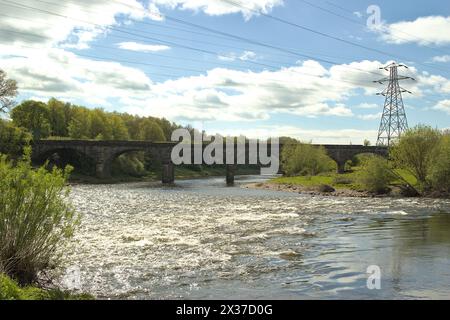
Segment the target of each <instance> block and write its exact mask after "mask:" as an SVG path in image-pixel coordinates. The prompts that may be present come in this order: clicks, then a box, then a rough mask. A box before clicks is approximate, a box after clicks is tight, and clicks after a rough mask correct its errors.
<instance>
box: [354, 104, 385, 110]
mask: <svg viewBox="0 0 450 320" xmlns="http://www.w3.org/2000/svg"><path fill="white" fill-rule="evenodd" d="M356 108H358V109H378V108H380V106H379V105H378V104H376V103H361V104H359V105H357V106H356Z"/></svg>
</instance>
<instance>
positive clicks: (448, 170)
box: [430, 135, 450, 192]
mask: <svg viewBox="0 0 450 320" xmlns="http://www.w3.org/2000/svg"><path fill="white" fill-rule="evenodd" d="M430 180H431V184H432V186H433V189H434V190H437V191H443V192H450V135H445V136H443V137H442V139H441V141H440V143H439V145H438V147H437V148H436V153H435V156H434V161H433V163H432V166H431V170H430Z"/></svg>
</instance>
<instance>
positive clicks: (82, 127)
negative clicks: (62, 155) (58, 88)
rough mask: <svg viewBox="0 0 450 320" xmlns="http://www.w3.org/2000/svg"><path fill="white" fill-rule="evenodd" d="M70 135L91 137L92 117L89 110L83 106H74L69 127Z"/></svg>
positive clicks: (75, 137) (77, 137)
mask: <svg viewBox="0 0 450 320" xmlns="http://www.w3.org/2000/svg"><path fill="white" fill-rule="evenodd" d="M68 132H69V137H71V138H73V139H90V137H91V117H90V114H89V110H87V109H86V108H83V107H72V117H71V120H70V122H69V127H68Z"/></svg>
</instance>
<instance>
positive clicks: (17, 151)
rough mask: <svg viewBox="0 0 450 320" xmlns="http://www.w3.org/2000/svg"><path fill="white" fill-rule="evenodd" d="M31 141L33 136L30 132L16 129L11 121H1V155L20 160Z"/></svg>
mask: <svg viewBox="0 0 450 320" xmlns="http://www.w3.org/2000/svg"><path fill="white" fill-rule="evenodd" d="M30 141H31V135H30V134H29V133H28V132H26V131H25V130H23V129H21V128H18V127H15V126H14V125H13V124H12V123H11V122H9V121H6V120H2V119H0V153H3V154H6V155H8V156H9V157H11V158H13V159H14V158H18V157H20V156H21V155H22V153H23V149H24V148H25V147H26V146H28V145H29V144H30Z"/></svg>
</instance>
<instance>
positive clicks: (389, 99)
mask: <svg viewBox="0 0 450 320" xmlns="http://www.w3.org/2000/svg"><path fill="white" fill-rule="evenodd" d="M399 67H405V68H408V67H407V66H405V65H403V64H397V63H395V62H394V63H391V64H389V65H387V66H386V67H383V68H380V69H383V70H386V71H389V78H385V79H381V80H378V81H374V82H375V83H380V84H384V83H385V82H389V84H388V87H387V88H386V90H384V91H383V92H382V93H378V95H382V96H384V97H386V100H385V102H384V109H383V115H382V116H381V123H380V129H379V130H378V139H377V145H379V146H388V147H389V146H390V145H391V143H392V141H393V140H395V139H398V138H399V137H400V136H401V134H402V133H403V132H404V131H406V130H407V129H408V120H407V118H406V112H405V107H404V105H403V98H402V93H404V92H407V93H411V92H410V91H408V90H405V89H403V88H402V87H400V85H399V81H401V80H407V79H411V80H414V79H413V78H411V77H405V76H399V75H398V68H399Z"/></svg>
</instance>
